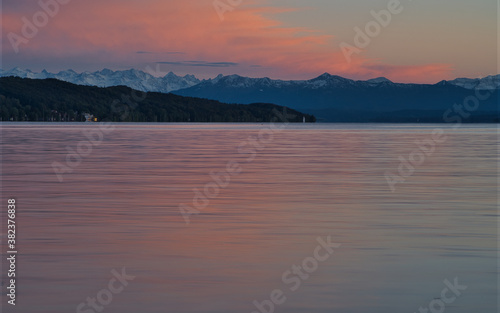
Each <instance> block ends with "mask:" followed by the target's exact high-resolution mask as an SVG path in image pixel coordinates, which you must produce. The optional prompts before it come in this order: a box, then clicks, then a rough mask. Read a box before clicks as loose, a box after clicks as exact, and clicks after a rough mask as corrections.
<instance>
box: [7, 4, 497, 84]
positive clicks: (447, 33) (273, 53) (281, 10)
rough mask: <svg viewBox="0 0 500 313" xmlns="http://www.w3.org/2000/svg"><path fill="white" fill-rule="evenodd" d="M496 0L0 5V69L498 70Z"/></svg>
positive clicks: (408, 78)
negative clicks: (0, 16) (0, 21)
mask: <svg viewBox="0 0 500 313" xmlns="http://www.w3.org/2000/svg"><path fill="white" fill-rule="evenodd" d="M497 29H498V25H497V1H496V0H475V1H472V0H307V1H306V0H105V1H103V0H40V1H33V0H29V1H28V0H3V1H2V37H1V43H2V48H1V49H2V62H1V63H2V64H1V67H2V69H4V70H8V69H11V68H13V67H20V68H23V69H31V70H33V71H41V70H43V69H46V70H48V71H50V72H58V71H60V70H66V69H73V70H75V71H77V72H82V71H96V70H102V69H104V68H109V69H112V70H124V69H130V68H135V69H138V70H143V71H149V72H153V71H152V70H151V69H154V70H155V71H154V74H155V75H157V76H158V75H163V74H166V73H167V72H170V71H172V72H174V73H176V74H178V75H186V74H194V75H196V76H197V77H200V78H210V77H215V76H216V75H217V74H224V75H230V74H239V75H242V76H250V77H270V78H274V79H311V78H314V77H317V76H319V75H321V74H323V73H325V72H328V73H330V74H334V75H340V76H343V77H347V78H351V79H370V78H376V77H381V76H383V77H387V78H389V79H391V80H392V81H396V82H414V83H437V82H439V81H441V80H443V79H453V78H456V77H471V78H475V77H485V76H487V75H493V74H497V73H498V67H497V63H498V60H497V58H498V53H497V51H498V48H497V42H498V40H497Z"/></svg>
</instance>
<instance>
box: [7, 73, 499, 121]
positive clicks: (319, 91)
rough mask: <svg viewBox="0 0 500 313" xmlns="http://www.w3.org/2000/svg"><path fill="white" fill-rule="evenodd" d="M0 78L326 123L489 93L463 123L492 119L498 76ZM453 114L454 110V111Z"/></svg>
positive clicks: (430, 113) (420, 110) (407, 115)
mask: <svg viewBox="0 0 500 313" xmlns="http://www.w3.org/2000/svg"><path fill="white" fill-rule="evenodd" d="M0 76H19V77H28V78H39V79H43V78H56V79H59V80H64V81H66V82H71V83H74V84H78V85H91V86H100V87H108V86H118V85H124V86H128V87H130V88H133V89H137V90H141V91H154V92H160V93H169V92H170V93H174V94H176V95H181V96H187V97H195V98H203V99H211V100H217V101H220V102H224V103H241V104H250V103H274V104H277V105H280V106H286V107H289V108H292V109H294V110H298V111H301V112H304V113H308V114H311V115H315V116H316V117H317V118H318V120H319V121H326V122H436V123H443V122H444V121H445V118H444V114H445V112H447V111H448V110H449V109H450V108H452V107H453V106H454V105H455V104H461V103H463V101H464V99H467V98H468V97H470V96H474V94H475V92H476V90H475V89H481V90H488V91H489V92H490V93H491V96H490V97H489V98H488V99H487V100H485V101H481V103H480V106H479V107H478V109H477V110H475V112H472V115H471V116H470V117H468V118H466V119H464V122H496V121H497V120H498V112H499V108H498V91H499V90H500V75H494V76H488V77H485V78H482V79H468V78H459V79H455V80H452V81H441V82H439V83H437V84H404V83H394V82H392V81H390V80H389V79H387V78H384V77H379V78H374V79H370V80H366V81H361V80H352V79H348V78H344V77H341V76H337V75H331V74H329V73H324V74H322V75H320V76H318V77H316V78H313V79H310V80H275V79H270V78H267V77H265V78H249V77H243V76H239V75H227V76H224V75H219V76H217V77H215V78H212V79H206V80H199V79H197V78H196V77H194V76H192V75H186V76H184V77H180V76H177V75H175V74H174V73H169V74H167V75H165V76H164V77H154V76H152V75H151V74H148V73H145V72H142V71H138V70H127V71H111V70H107V69H105V70H102V71H99V72H94V73H88V72H84V73H80V74H78V73H76V72H74V71H72V70H67V71H63V72H59V73H57V74H51V73H49V72H47V71H42V72H41V73H33V72H31V71H29V70H21V69H19V68H15V69H13V70H10V71H1V72H0ZM485 92H486V91H485ZM455 113H457V112H455Z"/></svg>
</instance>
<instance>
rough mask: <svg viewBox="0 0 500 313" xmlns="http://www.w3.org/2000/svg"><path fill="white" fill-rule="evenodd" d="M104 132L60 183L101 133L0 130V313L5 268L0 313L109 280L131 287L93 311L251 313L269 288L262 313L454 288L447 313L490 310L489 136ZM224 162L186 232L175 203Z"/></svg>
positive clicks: (178, 127) (406, 130) (173, 128)
mask: <svg viewBox="0 0 500 313" xmlns="http://www.w3.org/2000/svg"><path fill="white" fill-rule="evenodd" d="M114 127H115V128H114V130H112V131H109V132H106V133H104V135H103V139H102V142H101V143H100V145H98V146H94V147H93V149H92V152H91V153H90V154H88V155H87V156H84V157H83V158H82V159H81V162H80V164H79V165H78V166H76V167H74V168H72V172H71V173H69V172H68V173H65V174H63V175H62V180H63V181H62V182H60V181H59V180H58V177H57V176H56V174H55V172H54V169H53V163H54V162H59V163H61V164H66V157H67V155H68V154H71V153H73V152H71V151H74V150H76V149H77V148H78V145H79V144H80V143H82V142H83V143H85V142H87V139H86V137H85V134H86V133H89V132H91V131H96V130H97V129H98V125H95V124H92V125H87V124H61V123H58V124H36V123H35V124H31V123H7V124H6V123H4V124H2V125H1V128H2V137H3V138H2V149H3V151H2V158H3V160H2V171H3V173H2V184H3V191H2V192H3V194H2V208H4V209H5V206H6V203H7V199H8V198H15V199H16V200H17V210H18V215H17V230H18V238H17V241H18V247H17V249H18V251H19V254H18V256H17V258H18V260H17V274H18V281H17V284H18V287H17V288H18V289H17V292H18V298H17V305H16V307H15V308H14V307H12V306H11V305H7V304H6V301H7V299H6V296H5V293H6V281H5V275H4V273H6V271H7V267H6V263H5V255H4V256H3V257H2V260H3V271H2V275H3V279H2V280H3V286H2V290H3V291H2V305H3V310H4V311H5V312H22V313H35V312H37V313H38V312H40V313H67V312H77V306H78V305H79V304H80V303H82V302H85V301H86V298H87V297H96V295H97V294H98V293H99V292H100V291H101V290H103V289H104V288H108V287H107V286H108V282H109V281H110V279H112V278H113V275H112V274H111V270H113V269H116V270H118V271H121V269H122V268H123V267H125V268H126V272H127V273H128V274H130V275H134V276H135V279H134V280H132V281H130V282H129V284H128V285H127V286H126V287H125V288H124V289H123V291H122V292H121V293H118V294H114V295H113V298H112V299H111V303H110V304H109V305H106V306H105V307H104V310H103V312H105V313H107V312H110V313H111V312H116V313H160V312H169V313H194V312H200V313H234V312H243V313H251V312H253V311H257V308H256V307H255V306H254V304H253V301H254V300H258V301H259V302H262V301H264V300H266V299H269V298H270V293H271V292H272V291H273V290H275V289H280V290H282V291H283V292H284V296H286V301H285V302H284V303H283V304H280V305H277V306H276V308H275V310H274V311H275V312H291V313H295V312H296V313H299V312H300V313H314V312H317V313H326V312H346V313H369V312H373V313H387V312H416V311H418V308H419V307H425V308H428V306H429V304H430V303H431V301H432V300H433V299H436V298H440V297H441V291H442V290H443V289H444V288H445V287H446V285H445V283H444V282H443V281H444V280H445V279H448V280H450V281H453V279H454V278H455V277H457V278H458V282H459V283H460V284H461V285H466V286H467V289H466V290H464V291H462V294H461V295H460V297H458V298H456V299H455V300H454V301H453V302H452V303H450V304H446V308H445V310H446V312H459V313H476V312H480V313H488V312H492V313H493V312H497V309H496V307H497V275H496V272H497V267H496V265H497V239H496V238H497V217H498V212H497V186H498V183H497V177H498V169H497V160H498V158H497V146H498V137H497V128H496V126H494V125H486V126H485V125H465V126H462V127H460V128H458V129H453V128H452V127H450V126H447V125H388V124H387V125H385V124H384V125H355V124H346V125H329V124H318V125H288V126H287V127H286V128H285V129H284V130H282V131H279V132H277V131H276V132H274V133H273V137H270V135H269V131H267V132H264V131H262V129H269V125H267V124H265V125H260V124H242V125H234V124H211V125H207V124H171V125H149V124H115V125H114ZM436 127H439V128H442V129H443V131H444V134H445V135H446V136H447V137H446V140H445V141H444V142H441V143H439V144H437V145H436V147H435V151H434V153H433V154H432V155H430V156H427V157H426V158H425V160H424V162H423V163H422V164H421V165H418V166H416V167H415V171H414V173H413V175H411V176H409V177H407V178H406V180H405V181H404V182H400V183H398V184H396V185H395V191H394V192H391V189H390V188H389V185H388V183H387V180H386V178H385V174H386V172H387V171H389V172H393V173H397V172H398V166H400V160H398V157H400V156H402V157H404V158H405V159H408V158H409V154H410V153H412V152H413V151H415V150H416V149H418V145H417V143H416V141H417V140H428V139H431V138H432V135H431V134H432V131H433V129H434V128H436ZM259 131H261V134H264V135H266V134H267V135H266V136H264V137H262V140H263V141H264V140H265V141H266V142H265V143H263V141H260V142H259V141H258V140H257V142H255V141H254V144H255V143H256V144H258V145H259V146H258V147H259V150H256V149H253V151H255V154H254V155H253V156H254V159H253V160H251V158H250V157H251V156H252V154H251V152H252V149H251V147H252V144H251V142H252V141H251V140H250V141H249V137H255V138H258V135H259ZM96 138H99V137H96ZM83 147H84V146H83V144H82V145H80V148H83ZM254 147H255V146H254ZM68 151H69V152H68ZM228 162H232V163H229V164H232V165H233V166H234V164H235V163H234V162H237V163H238V166H239V168H241V169H242V171H241V173H239V174H236V175H232V176H231V180H230V182H229V184H227V186H226V187H225V188H219V190H218V191H219V193H218V195H217V196H214V197H212V198H211V199H208V200H207V201H208V205H206V207H203V208H202V209H201V210H200V214H194V215H191V216H190V224H189V225H187V224H186V223H185V220H184V218H183V216H182V215H181V213H180V210H179V204H181V203H183V204H186V205H191V206H192V201H193V198H194V197H195V195H196V193H195V190H198V191H200V192H204V191H203V190H204V187H205V186H206V185H207V184H209V183H211V182H214V179H213V178H212V177H211V173H215V174H217V173H219V172H221V171H224V170H226V167H227V165H228ZM212 186H213V185H212ZM209 192H215V190H214V189H209ZM212 195H213V194H212ZM198 200H200V199H198ZM207 201H205V202H207ZM202 202H203V201H202ZM205 204H207V203H205ZM199 208H201V207H199ZM4 209H2V213H3V214H4V213H5V212H4V211H5V210H4ZM4 224H6V222H5V215H3V216H2V225H1V226H2V229H3V232H2V245H3V246H2V253H5V251H7V247H6V246H5V240H6V235H5V229H6V225H4ZM327 236H331V239H332V241H333V242H335V243H338V244H341V246H340V247H339V248H336V249H335V252H334V253H333V255H331V257H330V258H329V259H328V260H326V261H324V262H320V263H319V264H318V266H317V269H316V270H315V271H313V272H312V273H311V274H310V277H309V278H308V279H307V280H304V281H302V282H301V285H300V287H299V288H298V289H297V290H295V291H292V290H290V286H291V284H287V283H285V282H283V281H282V275H283V273H284V272H286V271H287V270H291V268H292V266H293V265H294V264H295V265H301V264H302V261H303V260H304V259H305V258H307V257H312V256H314V254H313V251H314V249H315V248H316V246H317V245H318V242H317V238H318V237H322V238H326V237H327ZM102 295H103V293H101V296H102ZM449 296H453V294H449ZM435 303H437V302H435ZM436 308H437V309H439V306H437V307H436ZM85 309H87V310H88V311H85ZM85 309H84V310H82V311H81V312H85V313H90V312H94V310H92V309H90V308H89V307H85Z"/></svg>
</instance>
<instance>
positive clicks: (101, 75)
mask: <svg viewBox="0 0 500 313" xmlns="http://www.w3.org/2000/svg"><path fill="white" fill-rule="evenodd" d="M0 76H1V77H5V76H17V77H22V78H32V79H46V78H55V79H59V80H62V81H66V82H70V83H73V84H77V85H87V86H99V87H111V86H128V87H130V88H133V89H136V90H140V91H145V92H147V91H154V92H163V93H168V92H171V91H175V90H179V89H184V88H189V87H192V86H194V85H196V84H198V83H199V82H200V80H199V79H197V78H196V77H194V76H192V75H191V76H186V77H180V76H177V75H175V74H174V73H169V74H168V75H166V76H165V77H154V76H152V75H151V74H148V73H145V72H143V71H139V70H136V69H129V70H125V71H112V70H110V69H107V68H105V69H103V70H101V71H97V72H93V73H92V72H83V73H77V72H75V71H73V70H71V69H69V70H66V71H60V72H59V73H57V74H53V73H49V72H47V71H46V70H43V71H42V72H41V73H34V72H32V71H30V70H23V69H21V68H19V67H16V68H13V69H11V70H9V71H1V72H0Z"/></svg>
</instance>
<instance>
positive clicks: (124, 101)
mask: <svg viewBox="0 0 500 313" xmlns="http://www.w3.org/2000/svg"><path fill="white" fill-rule="evenodd" d="M275 110H277V111H278V112H283V110H284V107H282V106H278V105H274V104H266V103H256V104H249V105H242V104H227V103H221V102H218V101H213V100H207V99H199V98H191V97H183V96H177V95H173V94H162V93H147V94H146V93H141V92H138V91H134V90H133V89H131V88H128V87H124V86H117V87H109V88H100V87H93V86H80V85H74V84H71V83H67V82H63V81H59V80H55V79H45V80H37V79H27V78H17V77H3V78H0V118H1V120H2V121H10V120H12V121H75V122H79V121H85V116H84V114H85V113H88V114H92V115H94V116H95V117H96V118H97V119H98V120H99V121H101V120H106V121H113V122H271V121H276V122H282V121H283V120H282V119H280V118H278V116H277V114H276V111H275ZM286 110H287V113H288V117H287V120H288V121H289V122H302V119H303V117H305V118H306V121H307V122H315V121H316V119H315V117H314V116H312V115H308V114H303V113H300V112H298V111H295V110H292V109H288V108H287V109H286Z"/></svg>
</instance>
